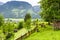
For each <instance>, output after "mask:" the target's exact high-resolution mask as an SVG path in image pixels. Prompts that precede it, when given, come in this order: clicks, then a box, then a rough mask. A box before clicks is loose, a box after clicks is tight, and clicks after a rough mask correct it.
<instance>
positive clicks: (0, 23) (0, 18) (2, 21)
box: [0, 15, 4, 26]
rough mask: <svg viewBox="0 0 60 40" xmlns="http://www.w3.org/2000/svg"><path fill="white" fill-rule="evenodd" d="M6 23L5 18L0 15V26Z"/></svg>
mask: <svg viewBox="0 0 60 40" xmlns="http://www.w3.org/2000/svg"><path fill="white" fill-rule="evenodd" d="M3 23H4V17H3V16H2V15H0V26H2V25H3Z"/></svg>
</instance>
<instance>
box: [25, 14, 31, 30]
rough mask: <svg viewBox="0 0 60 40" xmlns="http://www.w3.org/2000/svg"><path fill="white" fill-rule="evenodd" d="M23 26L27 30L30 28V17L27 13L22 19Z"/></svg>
mask: <svg viewBox="0 0 60 40" xmlns="http://www.w3.org/2000/svg"><path fill="white" fill-rule="evenodd" d="M24 22H25V26H26V28H27V29H30V27H31V15H30V14H29V13H27V14H26V15H25V18H24Z"/></svg>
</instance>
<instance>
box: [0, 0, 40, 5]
mask: <svg viewBox="0 0 60 40" xmlns="http://www.w3.org/2000/svg"><path fill="white" fill-rule="evenodd" d="M0 1H1V2H4V3H6V2H7V1H26V2H29V3H30V4H31V5H32V6H35V5H38V2H39V1H40V0H0Z"/></svg>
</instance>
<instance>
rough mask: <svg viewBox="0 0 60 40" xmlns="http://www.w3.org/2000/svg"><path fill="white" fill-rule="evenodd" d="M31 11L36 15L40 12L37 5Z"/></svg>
mask: <svg viewBox="0 0 60 40" xmlns="http://www.w3.org/2000/svg"><path fill="white" fill-rule="evenodd" d="M33 11H34V12H36V13H38V12H39V11H40V6H39V5H37V6H33Z"/></svg>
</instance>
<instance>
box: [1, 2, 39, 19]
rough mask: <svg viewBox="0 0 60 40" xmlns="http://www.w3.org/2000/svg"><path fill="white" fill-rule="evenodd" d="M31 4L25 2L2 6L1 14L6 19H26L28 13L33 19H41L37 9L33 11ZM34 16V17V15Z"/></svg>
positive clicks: (8, 3)
mask: <svg viewBox="0 0 60 40" xmlns="http://www.w3.org/2000/svg"><path fill="white" fill-rule="evenodd" d="M32 8H34V7H32V5H31V4H29V3H28V2H24V1H9V2H7V3H5V4H3V5H1V6H0V13H2V14H3V15H4V17H5V18H24V16H25V15H26V13H28V12H29V10H30V12H31V16H32V18H34V17H35V18H39V16H38V14H37V12H38V11H35V10H37V9H39V8H37V9H32ZM33 14H34V15H33Z"/></svg>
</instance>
